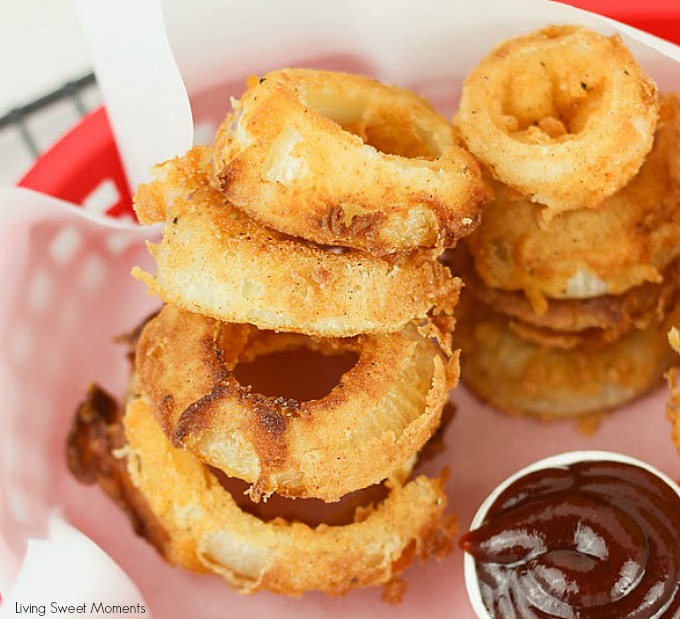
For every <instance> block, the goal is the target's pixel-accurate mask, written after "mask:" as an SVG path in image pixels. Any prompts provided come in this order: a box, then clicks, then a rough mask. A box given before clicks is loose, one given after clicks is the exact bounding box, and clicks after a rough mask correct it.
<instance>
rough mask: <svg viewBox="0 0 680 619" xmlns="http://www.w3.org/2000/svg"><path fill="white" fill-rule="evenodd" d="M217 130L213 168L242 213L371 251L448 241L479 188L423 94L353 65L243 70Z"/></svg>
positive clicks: (467, 223) (483, 192)
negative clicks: (246, 76)
mask: <svg viewBox="0 0 680 619" xmlns="http://www.w3.org/2000/svg"><path fill="white" fill-rule="evenodd" d="M248 86H249V88H248V90H247V91H246V93H245V94H244V95H243V97H242V98H241V100H240V101H237V102H235V103H234V105H235V114H233V115H232V116H230V117H228V118H227V120H226V121H225V122H224V124H223V125H222V127H221V128H220V130H219V131H218V134H217V137H216V139H215V145H214V150H213V152H214V160H215V171H216V173H217V175H218V176H219V178H220V181H221V186H222V190H223V191H224V194H225V196H226V197H227V198H228V199H229V200H230V201H231V202H232V203H233V204H235V205H236V206H237V207H239V208H241V209H243V210H244V211H245V212H246V213H247V214H248V215H249V216H250V217H252V218H253V219H256V220H257V221H259V222H260V223H262V224H263V225H266V226H269V227H271V228H274V229H276V230H279V231H281V232H285V233H286V234H290V235H292V236H296V237H302V238H305V239H307V240H310V241H313V242H315V243H320V244H324V245H341V246H345V247H354V248H358V249H364V250H368V251H372V252H375V253H392V252H395V251H410V250H413V249H417V248H435V247H440V248H441V247H451V246H453V245H454V244H455V242H456V240H457V239H458V238H460V237H462V236H465V235H467V234H469V233H470V232H471V231H472V230H473V229H474V227H475V225H476V224H477V222H478V220H479V209H480V206H481V204H482V203H483V202H484V201H485V200H486V199H487V198H488V195H489V194H488V190H487V188H486V186H485V184H484V182H483V180H482V177H481V173H480V170H479V166H478V164H477V162H476V161H475V160H474V158H473V157H472V156H470V154H469V153H467V152H466V151H465V150H463V149H462V148H461V147H460V146H458V145H457V144H456V141H455V137H454V133H453V129H452V127H451V125H450V124H449V123H448V121H447V120H446V119H445V118H443V117H442V116H440V115H439V114H438V113H437V112H436V111H435V110H434V109H433V108H432V107H431V106H430V105H429V104H428V103H427V102H425V101H424V100H423V99H421V98H420V97H418V96H416V95H415V94H413V93H411V92H408V91H406V90H403V89H400V88H396V87H394V86H387V85H385V84H381V83H380V82H377V81H376V80H373V79H370V78H368V77H363V76H359V75H348V74H345V73H335V72H330V71H315V70H309V69H283V70H280V71H273V72H271V73H267V74H266V75H265V76H264V77H263V78H262V79H260V80H258V79H257V78H251V79H250V80H249V82H248Z"/></svg>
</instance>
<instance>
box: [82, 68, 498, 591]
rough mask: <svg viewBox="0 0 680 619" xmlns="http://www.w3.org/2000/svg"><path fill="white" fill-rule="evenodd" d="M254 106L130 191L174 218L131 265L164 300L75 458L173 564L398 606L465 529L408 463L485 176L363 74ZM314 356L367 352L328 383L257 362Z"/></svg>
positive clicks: (259, 95)
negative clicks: (450, 262) (427, 565)
mask: <svg viewBox="0 0 680 619" xmlns="http://www.w3.org/2000/svg"><path fill="white" fill-rule="evenodd" d="M238 105H239V112H240V116H239V117H238V118H237V119H235V120H233V122H232V120H227V122H226V123H225V125H224V126H223V128H222V130H221V131H220V134H219V136H218V138H217V142H216V144H215V145H214V146H213V147H212V148H211V147H196V148H194V149H192V150H190V151H189V152H188V153H187V154H186V155H185V156H183V157H179V158H176V159H173V160H171V161H166V162H165V163H162V164H160V165H158V166H156V168H155V170H154V176H155V180H153V181H152V182H151V183H148V184H146V185H142V186H141V187H140V188H139V190H138V191H137V194H136V196H135V208H136V211H137V214H138V216H139V219H140V221H141V222H142V223H144V224H156V223H160V224H163V230H162V237H161V240H160V242H158V243H156V244H149V249H150V251H151V254H152V255H153V257H154V258H155V260H156V264H157V272H156V274H155V275H151V274H149V273H146V272H143V271H141V270H140V269H139V268H136V269H134V271H133V274H134V275H135V276H136V277H137V278H138V279H140V280H141V281H143V282H144V283H146V284H147V286H148V287H149V288H150V290H151V291H152V292H154V293H156V294H158V296H160V297H161V298H162V300H163V301H165V302H166V305H165V307H163V309H161V310H160V312H159V313H158V314H157V315H156V316H154V317H152V318H150V319H149V320H148V321H147V322H146V324H145V325H143V326H142V327H139V328H138V329H136V330H135V332H134V333H133V334H132V335H131V336H130V337H128V338H127V340H128V343H130V344H131V345H132V347H133V348H134V351H132V352H131V355H130V357H131V358H132V359H133V361H134V368H133V374H132V378H131V381H130V387H129V395H128V404H127V408H126V413H125V416H124V419H123V414H122V411H119V412H120V415H118V417H115V416H114V415H112V414H111V410H112V408H113V407H112V406H111V405H110V406H108V407H107V411H108V412H104V413H102V414H99V413H98V412H97V406H96V405H95V404H96V402H101V401H103V400H105V398H102V397H95V396H94V395H93V393H91V394H90V396H89V397H88V399H87V400H86V402H85V403H84V404H83V405H82V406H81V407H80V409H79V411H78V413H77V415H76V420H75V422H74V426H73V430H72V433H71V438H70V441H69V462H70V465H71V469H72V470H73V472H74V474H75V475H76V476H77V477H78V478H79V479H81V480H82V481H85V482H87V483H92V482H94V481H97V482H98V483H100V485H101V486H102V487H103V488H104V490H105V491H106V492H107V493H108V494H109V495H110V496H112V497H113V498H114V499H115V500H116V501H117V502H118V503H119V504H120V506H121V507H122V508H123V509H124V510H125V511H126V512H127V513H128V515H129V516H130V517H131V518H132V521H133V523H134V525H135V528H136V530H137V531H138V532H139V533H140V534H142V535H144V537H146V538H147V539H148V540H149V541H150V542H151V543H152V544H154V546H155V547H156V548H157V549H158V550H159V552H160V553H161V554H162V555H163V556H164V557H165V559H166V560H168V561H169V562H171V563H173V564H177V565H181V566H183V567H185V568H188V569H191V570H194V571H198V572H213V573H216V574H219V575H221V576H223V577H224V578H225V579H226V580H227V581H228V582H230V583H231V584H232V585H234V586H235V587H236V588H237V589H238V590H240V591H242V592H246V593H249V592H252V591H257V590H260V589H269V590H271V591H274V592H276V593H283V594H286V595H300V594H301V593H303V592H304V591H307V590H310V589H314V590H319V591H323V592H325V593H328V594H330V595H339V594H344V593H346V592H347V591H349V590H351V589H354V588H356V587H363V586H367V585H377V584H385V585H386V586H387V587H386V596H387V598H389V599H391V600H396V599H397V598H398V597H399V593H400V592H401V591H403V585H402V584H401V582H400V581H397V580H396V578H397V576H398V574H399V573H400V572H401V571H402V570H403V569H405V567H406V566H407V565H408V564H409V563H411V562H412V560H413V558H414V557H419V558H421V559H425V558H426V557H427V556H430V555H435V556H443V555H444V554H446V553H447V552H448V551H449V550H450V549H451V539H452V536H453V534H454V533H455V529H456V524H455V519H454V518H452V517H451V516H447V515H445V514H444V509H445V505H446V498H445V495H444V492H443V483H444V479H445V477H446V475H445V474H444V475H442V476H441V477H440V478H435V479H428V478H426V477H423V476H419V477H415V478H413V477H412V469H413V467H414V465H415V463H416V460H417V457H418V454H419V452H420V451H421V450H422V449H423V447H424V446H425V445H426V444H427V443H428V441H430V439H431V438H432V437H433V435H435V434H436V433H437V431H438V429H439V430H441V427H442V418H443V417H442V416H443V410H444V406H445V404H446V402H447V399H448V392H449V390H450V389H451V388H452V387H454V386H455V385H456V383H457V381H458V375H459V364H458V351H454V350H453V349H452V347H451V341H452V331H453V327H454V323H455V320H454V316H453V311H454V308H455V306H456V304H457V302H458V296H459V291H460V287H461V282H460V280H459V279H457V278H454V277H453V276H452V275H451V273H450V271H449V269H448V268H447V267H446V266H444V265H443V264H441V263H440V262H439V261H438V260H437V257H438V254H439V253H441V250H442V249H443V248H444V247H446V246H449V245H452V244H453V243H454V242H455V241H456V240H457V239H458V238H459V237H460V236H462V235H464V234H466V233H467V232H469V231H471V230H472V229H473V228H474V227H475V225H476V223H477V222H478V217H479V206H480V203H481V202H482V201H483V200H484V199H486V198H487V197H488V196H489V190H488V187H487V186H486V185H485V184H484V182H483V181H482V180H481V172H480V170H479V167H478V166H477V164H476V162H475V160H474V159H473V158H472V157H471V155H469V154H468V153H466V152H465V151H463V150H462V149H461V148H460V147H459V146H457V145H456V144H455V143H454V135H453V129H452V127H451V126H450V125H449V124H448V123H447V122H446V121H445V120H444V119H443V118H442V117H441V116H439V115H438V114H436V113H435V112H434V111H433V110H432V108H430V107H429V105H427V104H426V103H425V102H424V101H422V100H421V99H419V98H418V97H416V96H415V95H412V94H410V93H406V92H405V91H401V90H399V89H396V88H391V87H387V86H384V85H381V84H378V83H377V82H374V81H372V80H369V79H367V78H363V77H358V76H348V75H341V74H332V73H326V72H317V71H298V70H285V71H280V72H276V73H273V74H269V75H267V76H266V77H265V78H264V80H263V81H261V82H256V83H251V88H250V89H249V91H248V93H246V95H245V97H244V98H243V100H242V101H241V103H240V104H238ZM305 106H308V107H305ZM329 106H330V107H329ZM331 108H332V109H331ZM324 113H327V114H329V115H331V116H332V117H333V118H335V120H337V121H338V122H339V123H340V124H336V123H335V122H333V121H331V120H329V119H328V118H324V117H323V114H324ZM281 123H283V125H282V124H281ZM341 125H342V126H341ZM358 136H360V137H358ZM362 140H363V141H362ZM369 143H370V144H371V145H372V146H369V145H368V144H369ZM378 148H379V149H381V150H383V151H385V153H380V152H378V150H376V149H378ZM305 149H308V150H305ZM213 157H214V161H213ZM291 166H292V167H291ZM360 170H362V171H363V175H362V174H359V171H360ZM216 173H217V174H216ZM306 175H307V176H306ZM298 181H302V182H300V183H298ZM293 206H295V207H296V208H292V207H293ZM329 244H332V245H333V246H330V245H329ZM305 350H306V351H308V352H309V351H311V352H312V353H313V354H314V355H316V358H315V359H314V361H313V363H314V366H313V369H312V370H311V373H313V374H314V377H315V378H317V380H318V381H319V382H321V381H320V378H321V374H322V372H321V371H320V370H319V368H320V367H321V366H323V365H324V364H325V362H326V361H328V359H329V358H335V359H336V361H337V360H338V359H339V358H342V363H345V362H346V361H347V359H346V357H352V358H354V357H356V362H355V363H354V364H353V365H351V367H349V366H343V371H342V374H341V375H339V373H338V375H339V378H337V380H336V383H335V384H334V385H333V386H332V388H329V392H328V393H326V394H325V395H319V394H318V393H317V392H314V393H315V395H308V396H304V395H297V394H295V395H293V394H292V393H293V392H295V389H291V393H288V392H287V391H286V385H283V386H282V383H281V381H279V383H278V386H277V389H276V390H275V391H273V392H271V391H269V390H268V387H267V388H265V387H264V386H263V385H262V384H261V383H258V381H257V380H256V379H255V378H254V375H252V376H251V378H248V374H247V367H248V366H249V365H250V366H256V365H257V361H258V360H260V361H262V360H263V359H264V361H263V362H264V363H266V362H267V360H270V359H272V358H275V357H276V356H277V355H286V354H293V353H295V352H297V351H305ZM291 358H292V357H287V359H291ZM320 359H323V361H321V360H320ZM286 363H291V364H292V363H294V362H293V361H287V362H286ZM270 367H271V366H270ZM244 368H246V369H244ZM288 369H289V368H283V367H281V366H278V367H276V368H275V369H274V370H269V372H270V373H272V372H273V373H275V374H276V375H277V376H278V375H287V379H288V381H289V383H290V382H293V381H292V380H291V373H289V372H287V371H286V370H288ZM307 372H308V374H309V373H310V372H309V370H308V371H307ZM314 377H313V378H314ZM274 382H276V381H274ZM301 382H303V380H302V379H301ZM287 386H288V387H289V386H290V384H288V385H287ZM95 393H98V392H95ZM295 393H297V392H295ZM114 417H115V418H114ZM122 462H124V466H123V465H122V464H121V463H122ZM286 501H288V503H285V502H286ZM282 502H283V503H282ZM291 503H296V504H297V505H303V506H307V508H308V509H313V510H315V513H314V517H312V518H311V520H310V519H306V517H305V516H304V515H303V514H302V513H301V512H299V511H298V510H297V508H296V509H293V508H291ZM277 505H278V506H279V508H280V509H281V510H283V511H278V512H277V511H276V506H277ZM335 506H338V507H337V508H336V507H335ZM302 511H304V510H302ZM347 516H349V518H347Z"/></svg>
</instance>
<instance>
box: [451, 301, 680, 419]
mask: <svg viewBox="0 0 680 619" xmlns="http://www.w3.org/2000/svg"><path fill="white" fill-rule="evenodd" d="M461 310H462V311H461V314H462V315H461V316H460V318H459V322H458V327H457V329H456V345H459V346H460V347H461V376H462V378H463V381H464V382H465V383H466V384H467V386H468V387H470V389H472V390H473V391H474V392H475V393H476V394H477V395H478V396H479V397H480V398H481V399H482V400H484V401H486V402H488V403H489V404H491V405H492V406H494V407H496V408H499V409H501V410H503V411H506V412H509V413H516V414H525V415H532V416H537V417H541V418H544V419H560V418H564V417H570V416H576V415H583V414H587V413H595V412H601V411H606V410H610V409H612V408H615V407H617V406H621V405H623V404H625V403H626V402H629V401H631V400H633V399H634V398H636V397H638V396H640V395H642V394H644V393H645V392H647V391H649V390H650V389H652V388H654V387H656V386H657V385H658V384H659V383H660V381H661V378H662V376H663V373H664V372H665V371H666V370H667V369H668V367H669V366H670V365H671V363H672V361H673V353H672V351H671V349H670V347H669V345H668V342H667V340H666V335H665V334H666V331H667V330H668V327H669V326H670V325H671V324H677V321H678V320H679V319H680V304H676V306H675V307H674V308H673V309H672V311H671V312H670V313H669V314H668V315H667V317H666V319H665V320H664V321H663V323H662V324H661V325H659V326H652V327H648V328H647V329H634V330H633V331H631V332H630V333H628V334H626V335H624V336H623V337H621V338H620V339H617V340H616V341H614V342H611V343H606V344H604V343H602V341H601V340H600V339H598V338H594V339H592V340H589V339H588V338H587V337H582V338H581V341H580V342H579V344H580V345H579V347H578V348H572V349H570V348H568V347H566V349H565V347H558V346H555V342H554V341H548V342H547V343H545V344H536V343H534V342H531V341H528V340H525V339H524V338H523V337H521V336H520V335H518V334H517V333H516V332H515V330H513V329H512V328H511V321H510V320H509V319H508V318H507V317H504V316H501V315H500V314H497V313H495V312H493V311H491V310H490V309H488V308H487V307H486V306H484V305H483V304H481V303H479V302H478V301H476V300H474V299H473V298H472V297H471V296H468V297H466V298H465V299H464V300H463V302H462V303H461Z"/></svg>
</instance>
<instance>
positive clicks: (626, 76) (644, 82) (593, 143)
mask: <svg viewBox="0 0 680 619" xmlns="http://www.w3.org/2000/svg"><path fill="white" fill-rule="evenodd" d="M658 106H659V102H658V97H657V87H656V84H655V83H654V82H653V81H652V80H651V79H650V78H649V77H647V75H645V73H644V72H643V70H642V68H641V67H640V65H639V64H638V63H637V61H636V60H635V58H634V57H633V55H632V54H631V52H630V51H629V50H628V49H627V48H626V47H625V46H624V45H623V43H622V42H621V39H620V37H618V36H613V37H605V36H602V35H600V34H597V33H595V32H592V31H590V30H588V29H586V28H582V27H576V26H551V27H548V28H544V29H542V30H538V31H535V32H532V33H530V34H527V35H525V36H520V37H516V38H513V39H509V40H507V41H505V42H504V43H502V44H501V45H500V46H498V47H496V48H495V49H494V50H493V51H492V52H491V53H490V54H488V55H487V56H486V57H485V58H484V59H483V60H482V61H481V62H480V63H479V65H478V66H477V67H476V68H475V69H474V70H473V71H472V72H471V73H470V74H469V75H468V77H467V78H466V80H465V83H464V86H463V91H462V95H461V100H460V106H459V110H458V113H457V115H456V117H455V119H454V124H455V125H456V127H457V128H458V130H459V132H460V136H461V138H462V139H463V141H464V143H465V145H466V146H467V147H468V148H469V150H470V152H471V153H472V154H474V155H475V156H476V157H478V159H479V160H480V161H481V162H482V163H483V164H484V165H485V166H487V167H488V169H489V170H490V172H491V173H492V174H493V175H494V177H496V178H497V179H498V180H500V181H501V182H503V183H505V184H506V185H508V186H509V187H511V188H512V189H514V190H516V191H518V192H519V193H521V194H523V195H525V196H528V197H529V199H530V200H531V201H533V202H538V203H540V204H544V205H547V206H548V207H550V208H549V209H546V210H545V211H544V212H543V217H544V218H545V219H546V220H549V219H550V218H552V217H553V216H554V215H555V214H556V213H559V212H560V211H565V210H574V209H581V208H594V207H597V206H598V205H599V204H600V203H601V202H602V201H603V200H604V199H605V198H607V197H608V196H611V195H612V194H614V193H615V192H617V191H618V190H619V189H621V188H622V187H623V186H625V185H626V183H628V181H629V180H630V179H631V178H632V177H633V175H635V173H636V172H637V171H638V170H639V168H640V166H641V165H642V162H643V160H644V158H645V156H646V155H647V153H648V152H649V150H650V149H651V147H652V138H653V135H654V130H655V127H656V122H657V113H658Z"/></svg>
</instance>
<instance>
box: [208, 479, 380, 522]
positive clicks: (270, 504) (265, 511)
mask: <svg viewBox="0 0 680 619" xmlns="http://www.w3.org/2000/svg"><path fill="white" fill-rule="evenodd" d="M206 469H207V470H208V471H209V472H210V473H211V474H212V475H213V476H214V477H215V479H216V480H217V482H218V483H219V484H220V486H222V487H223V488H224V489H225V490H226V491H227V492H228V493H229V494H231V496H232V498H233V499H234V501H235V502H236V504H237V505H238V506H239V507H240V508H241V509H242V510H243V511H244V512H246V513H248V514H250V515H251V516H255V517H256V518H259V519H260V520H262V521H263V522H270V521H271V520H274V519H276V518H282V519H283V520H286V521H287V522H302V523H304V524H306V525H307V526H309V527H312V528H315V527H318V526H319V525H321V524H324V525H327V526H344V525H347V524H352V523H353V522H354V514H355V512H356V511H357V509H361V508H363V507H369V506H370V505H372V504H373V505H377V504H379V503H380V502H381V501H383V500H384V499H385V498H387V495H388V493H389V491H388V489H387V487H386V486H385V484H384V483H380V484H374V485H372V486H369V487H368V488H362V489H360V490H355V491H354V492H350V493H349V494H346V495H345V496H344V497H342V498H341V499H340V500H339V501H335V502H333V503H326V502H325V501H322V500H321V499H313V498H311V499H310V498H307V499H301V498H289V497H283V496H281V495H278V494H272V495H271V496H270V497H269V498H268V499H267V500H266V501H260V502H259V503H255V502H254V501H252V500H251V499H250V497H249V496H248V494H247V492H248V489H249V488H250V484H248V483H247V482H245V481H242V480H240V479H236V478H235V477H229V476H228V475H226V474H225V473H223V472H222V471H220V470H219V469H217V468H215V467H212V466H206Z"/></svg>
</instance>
